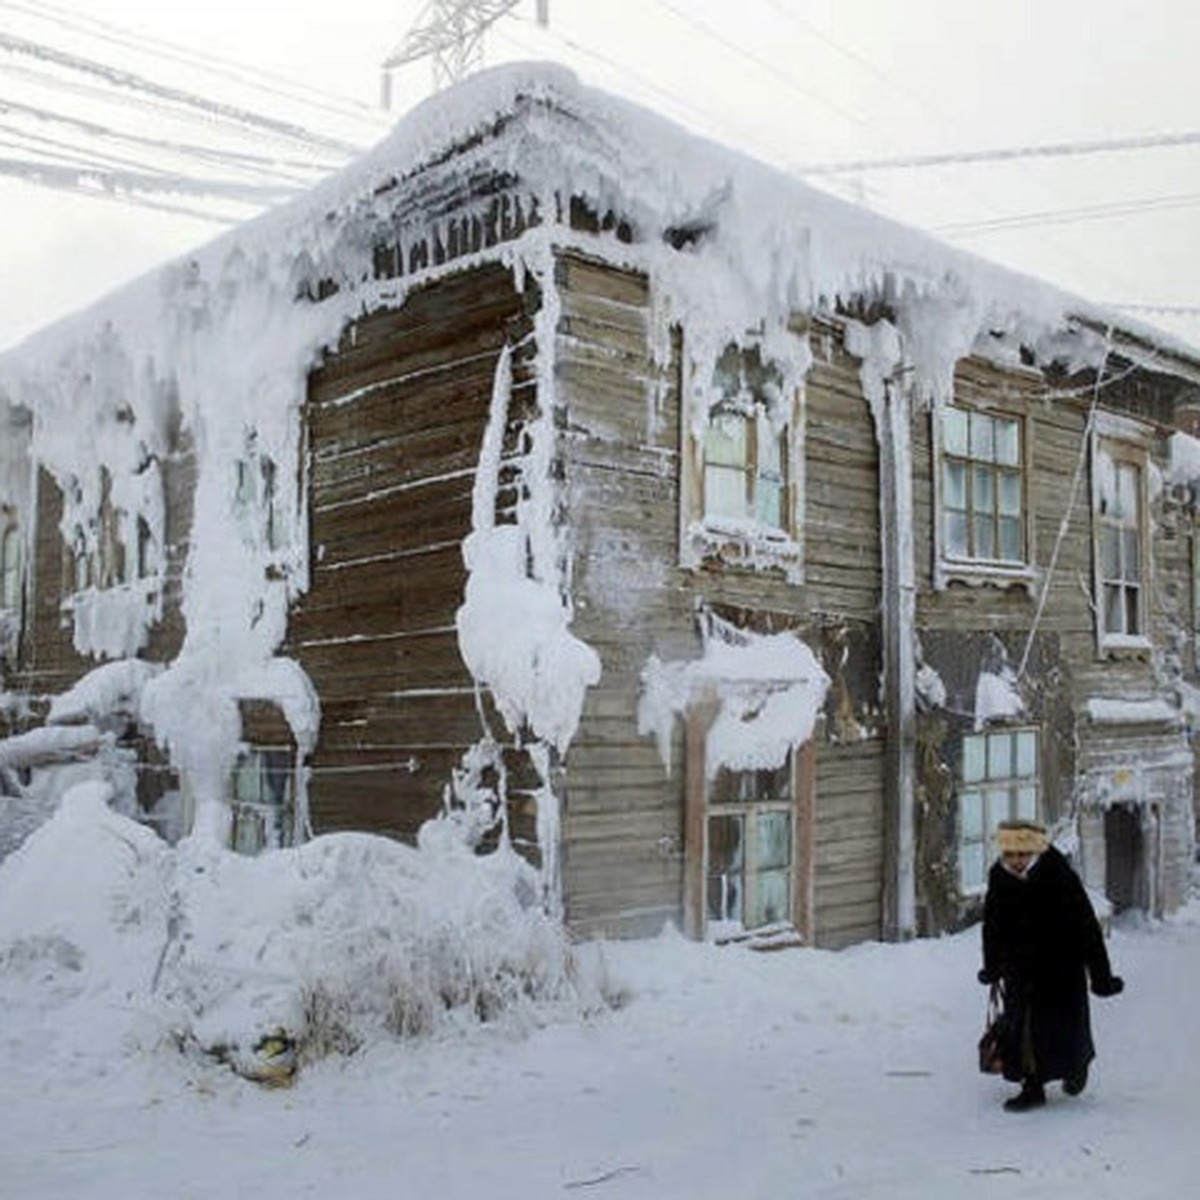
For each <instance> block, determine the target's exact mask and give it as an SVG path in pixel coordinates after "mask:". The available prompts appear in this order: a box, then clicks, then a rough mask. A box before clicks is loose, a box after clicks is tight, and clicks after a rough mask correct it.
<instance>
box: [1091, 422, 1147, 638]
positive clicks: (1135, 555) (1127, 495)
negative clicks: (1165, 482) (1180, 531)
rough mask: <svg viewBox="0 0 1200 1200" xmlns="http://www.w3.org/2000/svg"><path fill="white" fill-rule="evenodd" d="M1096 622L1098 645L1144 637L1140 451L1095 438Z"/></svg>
mask: <svg viewBox="0 0 1200 1200" xmlns="http://www.w3.org/2000/svg"><path fill="white" fill-rule="evenodd" d="M1093 467H1094V479H1093V514H1092V515H1093V522H1094V535H1095V569H1096V620H1097V625H1098V628H1099V631H1100V642H1101V645H1117V644H1120V643H1122V642H1128V641H1137V642H1141V641H1144V640H1145V637H1146V586H1145V583H1146V554H1145V547H1146V540H1147V530H1146V453H1145V450H1144V449H1143V448H1142V447H1140V446H1137V445H1134V444H1132V443H1127V442H1121V441H1117V440H1115V439H1112V438H1103V437H1101V438H1098V439H1097V443H1096V450H1095V455H1094V458H1093Z"/></svg>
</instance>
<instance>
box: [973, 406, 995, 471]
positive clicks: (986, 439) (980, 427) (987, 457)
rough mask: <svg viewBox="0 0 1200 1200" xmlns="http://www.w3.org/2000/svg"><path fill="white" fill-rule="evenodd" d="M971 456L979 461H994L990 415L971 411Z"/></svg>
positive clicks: (992, 429) (992, 430)
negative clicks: (986, 415)
mask: <svg viewBox="0 0 1200 1200" xmlns="http://www.w3.org/2000/svg"><path fill="white" fill-rule="evenodd" d="M971 457H972V458H973V459H976V460H977V461H979V462H994V461H995V458H996V451H995V446H994V426H993V424H992V418H991V417H985V416H984V415H983V413H974V412H973V413H971Z"/></svg>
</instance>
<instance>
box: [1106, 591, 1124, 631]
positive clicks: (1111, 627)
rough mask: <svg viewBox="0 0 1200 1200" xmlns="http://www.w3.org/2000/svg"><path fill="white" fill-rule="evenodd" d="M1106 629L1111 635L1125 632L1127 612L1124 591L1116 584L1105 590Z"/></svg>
mask: <svg viewBox="0 0 1200 1200" xmlns="http://www.w3.org/2000/svg"><path fill="white" fill-rule="evenodd" d="M1104 628H1105V629H1106V630H1108V632H1109V633H1124V632H1125V610H1124V597H1123V596H1122V589H1121V588H1119V587H1117V586H1116V585H1115V584H1107V585H1105V588H1104Z"/></svg>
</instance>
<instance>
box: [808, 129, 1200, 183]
mask: <svg viewBox="0 0 1200 1200" xmlns="http://www.w3.org/2000/svg"><path fill="white" fill-rule="evenodd" d="M1197 144H1200V130H1188V131H1185V132H1183V133H1147V134H1141V135H1136V136H1133V137H1122V138H1103V139H1099V140H1097V141H1090V142H1053V143H1050V144H1048V145H1043V146H1014V147H1006V148H1004V149H999V150H958V151H953V152H950V153H945V154H912V155H905V156H902V157H896V158H860V159H852V160H850V161H847V162H830V163H808V164H805V165H802V166H798V167H796V168H795V170H797V171H799V172H800V174H802V175H845V174H849V173H850V172H853V171H895V170H904V169H908V168H911V167H944V166H955V165H958V164H960V163H982V162H1005V161H1008V160H1014V159H1023V158H1065V157H1068V156H1080V155H1085V154H1110V153H1115V152H1119V151H1128V150H1163V149H1169V148H1171V147H1176V146H1194V145H1197Z"/></svg>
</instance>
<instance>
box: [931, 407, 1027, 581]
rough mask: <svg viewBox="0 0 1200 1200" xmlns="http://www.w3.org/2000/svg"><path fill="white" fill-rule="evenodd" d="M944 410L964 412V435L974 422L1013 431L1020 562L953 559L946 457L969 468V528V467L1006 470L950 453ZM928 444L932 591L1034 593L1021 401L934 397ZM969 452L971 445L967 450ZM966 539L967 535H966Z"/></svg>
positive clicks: (970, 471)
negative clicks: (993, 588)
mask: <svg viewBox="0 0 1200 1200" xmlns="http://www.w3.org/2000/svg"><path fill="white" fill-rule="evenodd" d="M947 409H953V410H954V411H957V412H962V413H965V414H966V415H967V418H968V430H969V428H970V424H971V419H972V418H973V417H983V418H987V419H989V420H991V421H997V420H1000V421H1011V422H1013V423H1014V424H1015V425H1016V426H1017V451H1018V469H1017V474H1018V475H1019V478H1020V489H1019V494H1020V504H1021V511H1020V514H1019V516H1018V522H1019V528H1020V536H1021V557H1020V558H1019V559H1005V558H999V557H995V556H991V557H988V556H981V555H978V554H975V553H967V554H965V555H964V554H956V553H954V552H952V551H951V549H950V546H949V538H948V534H947V524H948V520H949V513H950V511H951V510H950V507H949V505H948V503H947V495H946V491H947V488H946V471H947V458H948V457H951V458H954V459H957V460H960V461H962V462H963V463H966V464H968V469H967V471H966V476H967V482H966V484H965V487H966V491H967V508H966V509H965V512H966V513H967V518H968V526H970V524H971V514H972V513H973V512H974V507H973V495H974V487H973V481H974V478H975V470H974V469H973V468H972V466H971V464H975V463H978V464H979V469H980V470H982V469H983V468H984V467H987V466H991V467H997V466H999V467H1005V466H1006V464H996V463H995V462H994V461H990V462H989V461H988V460H985V459H983V458H977V457H975V456H973V455H970V454H969V453H968V454H966V455H957V454H953V455H952V454H950V453H949V451H948V450H947V447H946V437H945V421H946V411H947ZM929 420H930V441H931V445H932V451H933V453H932V466H931V474H932V476H933V478H932V483H933V506H934V512H933V541H934V587H935V588H937V589H938V590H941V589H944V588H945V587H946V586H947V585H948V584H949V583H951V582H960V583H967V584H972V585H980V584H986V583H994V584H996V585H998V586H1001V587H1009V586H1012V585H1019V586H1022V587H1024V588H1026V589H1027V590H1028V591H1030V592H1032V589H1033V585H1034V580H1035V576H1036V569H1035V565H1034V564H1035V538H1034V534H1035V529H1036V517H1035V514H1034V512H1033V495H1034V491H1033V486H1032V478H1033V461H1032V448H1033V444H1032V438H1031V436H1030V421H1031V418H1030V414H1029V412H1028V409H1027V407H1026V405H1025V403H1024V401H1023V400H1019V399H1015V398H1012V397H1006V396H997V397H995V398H992V397H989V398H988V399H987V400H986V401H984V400H982V399H975V398H974V397H971V396H965V395H961V394H956V395H955V396H954V397H953V398H951V399H944V398H940V397H939V398H937V399H935V400H934V402H933V404H932V405H931V406H930V417H929ZM968 450H969V446H968ZM997 493H998V487H994V488H993V496H997ZM992 516H993V518H994V520H996V521H998V520H999V517H1000V516H1001V514H1000V513H999V510H998V504H997V509H996V511H994V512H993V514H992ZM969 536H970V533H969Z"/></svg>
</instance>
